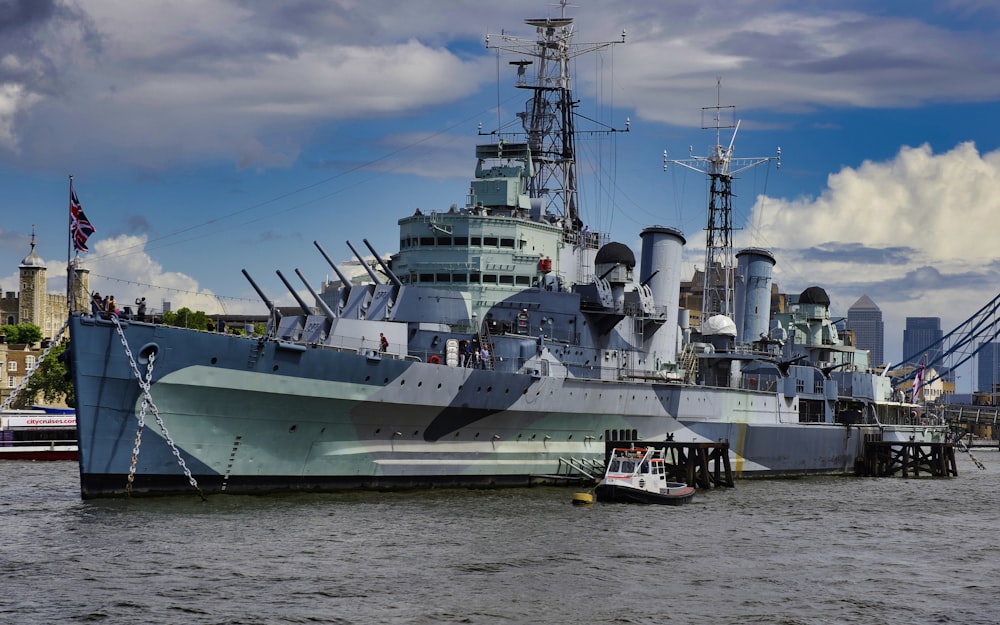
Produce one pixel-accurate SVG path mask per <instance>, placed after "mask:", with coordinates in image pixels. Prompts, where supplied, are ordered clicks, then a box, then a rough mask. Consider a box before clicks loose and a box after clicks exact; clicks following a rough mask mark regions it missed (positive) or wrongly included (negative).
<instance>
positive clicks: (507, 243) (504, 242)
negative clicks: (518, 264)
mask: <svg viewBox="0 0 1000 625" xmlns="http://www.w3.org/2000/svg"><path fill="white" fill-rule="evenodd" d="M500 247H514V239H500Z"/></svg>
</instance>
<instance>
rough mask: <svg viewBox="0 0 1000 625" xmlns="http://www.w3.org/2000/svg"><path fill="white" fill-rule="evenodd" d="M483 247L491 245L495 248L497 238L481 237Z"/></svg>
mask: <svg viewBox="0 0 1000 625" xmlns="http://www.w3.org/2000/svg"><path fill="white" fill-rule="evenodd" d="M483 245H484V246H489V245H492V246H493V247H496V245H497V238H496V237H483Z"/></svg>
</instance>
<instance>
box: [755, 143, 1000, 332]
mask: <svg viewBox="0 0 1000 625" xmlns="http://www.w3.org/2000/svg"><path fill="white" fill-rule="evenodd" d="M998 183H1000V151H995V152H990V153H987V154H980V153H979V152H978V151H977V150H976V147H975V145H973V144H972V143H963V144H960V145H958V146H956V147H955V148H953V149H951V150H949V151H947V152H944V153H941V154H934V153H933V152H932V151H931V149H930V148H929V147H928V146H926V145H923V146H919V147H904V148H902V149H901V150H900V151H899V153H898V154H897V155H896V156H895V158H893V159H891V160H888V161H884V162H872V161H865V162H864V163H862V164H861V165H860V166H859V167H857V168H851V167H845V168H843V169H841V170H840V171H839V172H837V173H835V174H831V175H830V176H829V179H828V183H827V188H826V189H825V190H824V191H823V193H822V194H820V195H819V196H818V197H815V198H814V197H802V198H796V199H792V200H788V199H775V198H759V199H758V201H757V203H756V205H755V207H754V211H753V216H752V218H751V223H754V224H756V225H755V227H754V229H753V230H752V231H747V232H745V233H744V235H743V239H742V241H741V243H742V244H747V243H748V242H752V244H754V245H759V246H763V247H768V248H770V249H772V250H774V251H775V254H776V256H777V259H778V264H777V266H776V268H775V276H776V281H777V282H778V283H779V285H780V286H781V288H782V290H784V291H786V292H791V293H796V292H798V291H800V290H802V289H804V288H806V287H808V286H811V285H819V286H822V287H824V288H826V289H827V290H828V292H829V293H830V295H831V299H832V300H833V301H834V308H835V309H836V310H837V311H838V313H839V314H846V313H847V308H848V307H850V306H851V305H852V304H853V303H854V302H855V300H857V298H858V297H860V296H861V295H863V294H867V295H869V296H870V297H871V298H872V299H873V300H874V301H875V303H876V304H878V305H879V307H880V308H881V309H882V311H883V315H884V317H885V320H886V323H887V331H886V346H887V349H888V348H889V347H890V345H894V344H897V342H898V337H901V336H902V327H903V325H904V321H905V317H908V316H932V317H935V316H936V317H941V318H942V327H943V328H944V329H945V330H946V331H947V330H950V329H952V328H954V327H955V326H957V325H958V324H959V323H960V322H962V321H964V320H965V319H966V318H967V317H968V316H970V315H971V314H972V313H973V312H975V311H976V310H978V309H979V308H980V307H981V306H983V305H984V304H985V303H986V302H987V301H989V299H991V298H992V297H993V296H994V295H995V294H996V289H997V286H996V285H997V284H998V282H1000V267H998V265H997V264H996V263H995V262H994V259H995V257H996V246H997V240H996V237H995V236H994V234H993V232H994V231H995V225H996V215H997V214H1000V195H997V193H996V189H997V188H998ZM897 334H898V337H897Z"/></svg>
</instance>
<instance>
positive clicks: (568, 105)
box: [486, 0, 628, 234]
mask: <svg viewBox="0 0 1000 625" xmlns="http://www.w3.org/2000/svg"><path fill="white" fill-rule="evenodd" d="M569 6H572V5H571V4H569V2H568V1H567V0H560V2H559V7H560V17H556V18H541V19H527V20H525V21H524V22H525V24H527V25H528V26H533V27H534V28H535V37H534V38H533V39H527V38H518V37H514V36H511V35H509V34H507V33H506V32H501V33H500V35H499V36H498V37H496V40H498V41H499V43H494V40H493V39H491V37H490V36H489V35H487V36H486V47H487V48H488V49H494V50H497V51H503V52H506V53H509V54H514V55H516V56H518V57H520V60H517V61H512V62H511V65H513V66H515V67H516V68H517V82H516V86H517V87H518V88H519V89H525V90H528V91H530V92H531V95H530V97H529V98H528V100H527V101H526V103H525V108H524V110H523V111H521V112H519V113H517V117H518V118H519V119H520V120H521V126H522V128H523V131H522V132H518V133H510V134H516V135H518V136H525V137H526V143H527V147H528V150H529V152H530V154H531V161H532V164H533V171H532V172H531V174H530V175H529V177H528V189H527V191H528V195H529V196H530V197H532V198H543V199H544V202H545V206H544V208H545V210H546V212H548V213H551V214H557V215H561V216H562V217H563V228H564V229H565V230H566V231H567V233H571V234H572V233H579V232H581V231H582V228H583V222H582V221H581V219H580V211H579V207H578V205H577V181H576V146H575V137H576V132H575V129H574V120H575V117H576V112H575V109H576V105H577V102H576V101H575V100H574V99H573V94H572V89H571V77H570V62H571V61H572V60H573V59H575V58H576V57H578V56H580V55H583V54H586V53H589V52H594V51H596V50H601V49H603V48H607V47H610V46H613V45H615V44H616V43H622V42H623V41H624V40H625V33H624V31H622V39H621V41H606V42H596V43H575V42H574V41H573V36H574V34H575V28H574V24H573V18H571V17H566V9H567V7H569ZM525 57H528V58H530V59H533V60H527V59H526V58H525ZM529 65H531V66H534V74H535V75H534V80H531V79H529V77H528V76H527V68H528V66H529ZM591 121H592V120H591ZM599 132H602V133H613V132H628V124H626V128H625V130H623V131H620V130H616V129H614V128H608V127H605V128H603V129H601V130H598V131H593V132H590V134H597V133H599ZM489 134H490V135H496V136H498V137H499V138H500V140H501V141H502V140H503V139H502V136H503V134H504V133H501V132H500V131H499V130H497V131H495V132H493V133H489ZM521 140H522V141H524V139H521Z"/></svg>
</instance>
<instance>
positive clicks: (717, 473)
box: [604, 440, 736, 489]
mask: <svg viewBox="0 0 1000 625" xmlns="http://www.w3.org/2000/svg"><path fill="white" fill-rule="evenodd" d="M632 446H635V447H647V448H652V449H662V450H664V452H663V457H664V458H665V460H666V462H665V463H664V464H665V465H666V471H667V480H668V481H671V482H684V483H685V484H687V485H688V486H694V487H695V488H706V489H707V488H715V487H719V486H726V487H729V488H732V487H734V486H735V485H736V484H735V483H734V482H733V469H732V467H731V466H730V463H729V443H680V442H676V441H636V440H617V441H612V440H606V441H605V445H604V464H605V466H607V463H608V460H610V458H611V451H612V450H613V449H614V448H616V447H632Z"/></svg>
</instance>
